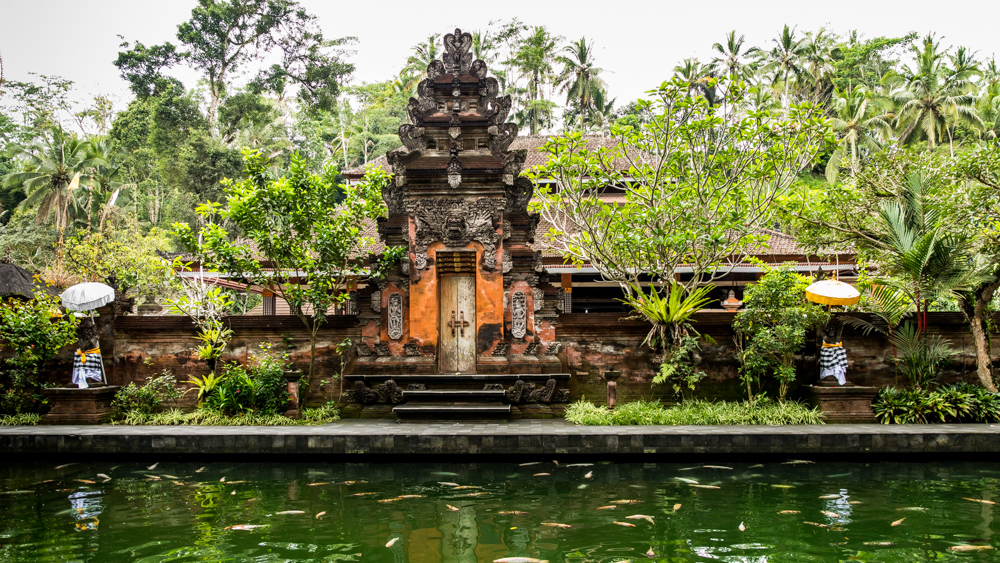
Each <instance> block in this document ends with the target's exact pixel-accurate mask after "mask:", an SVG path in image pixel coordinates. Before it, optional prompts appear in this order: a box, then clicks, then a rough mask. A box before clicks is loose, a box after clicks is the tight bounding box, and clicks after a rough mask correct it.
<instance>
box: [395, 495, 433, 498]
mask: <svg viewBox="0 0 1000 563" xmlns="http://www.w3.org/2000/svg"><path fill="white" fill-rule="evenodd" d="M399 498H427V495H399Z"/></svg>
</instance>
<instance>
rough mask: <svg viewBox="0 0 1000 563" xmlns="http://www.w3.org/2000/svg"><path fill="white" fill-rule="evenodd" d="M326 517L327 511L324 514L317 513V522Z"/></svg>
mask: <svg viewBox="0 0 1000 563" xmlns="http://www.w3.org/2000/svg"><path fill="white" fill-rule="evenodd" d="M324 516H326V511H325V510H324V511H323V512H317V513H316V519H317V520H319V519H320V518H322V517H324Z"/></svg>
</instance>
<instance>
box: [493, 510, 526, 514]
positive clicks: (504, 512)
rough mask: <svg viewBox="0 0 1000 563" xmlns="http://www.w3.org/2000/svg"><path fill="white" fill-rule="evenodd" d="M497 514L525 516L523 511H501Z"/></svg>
mask: <svg viewBox="0 0 1000 563" xmlns="http://www.w3.org/2000/svg"><path fill="white" fill-rule="evenodd" d="M497 514H527V512H525V511H523V510H501V511H500V512H497Z"/></svg>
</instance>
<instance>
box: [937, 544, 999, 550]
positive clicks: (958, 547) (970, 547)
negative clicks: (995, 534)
mask: <svg viewBox="0 0 1000 563" xmlns="http://www.w3.org/2000/svg"><path fill="white" fill-rule="evenodd" d="M948 549H949V550H951V551H982V550H985V549H993V546H991V545H953V546H951V547H949V548H948Z"/></svg>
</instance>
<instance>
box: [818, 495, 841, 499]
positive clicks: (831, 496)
mask: <svg viewBox="0 0 1000 563" xmlns="http://www.w3.org/2000/svg"><path fill="white" fill-rule="evenodd" d="M841 496H843V495H839V494H838V495H823V496H821V497H819V498H821V499H823V500H833V499H835V498H840V497H841Z"/></svg>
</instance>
